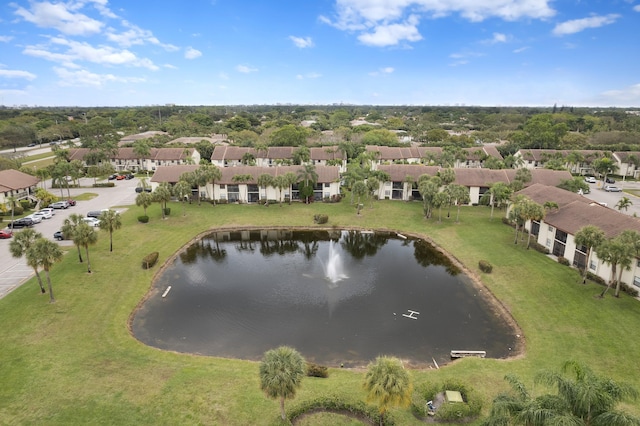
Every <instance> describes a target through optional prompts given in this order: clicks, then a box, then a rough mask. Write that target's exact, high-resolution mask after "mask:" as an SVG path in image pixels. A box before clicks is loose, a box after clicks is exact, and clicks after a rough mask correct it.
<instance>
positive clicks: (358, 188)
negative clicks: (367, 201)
mask: <svg viewBox="0 0 640 426" xmlns="http://www.w3.org/2000/svg"><path fill="white" fill-rule="evenodd" d="M351 192H352V193H353V195H355V196H356V197H357V200H356V214H357V215H359V214H360V209H362V204H361V203H360V198H362V197H364V196H365V195H367V193H368V189H367V184H366V183H364V182H363V181H361V180H359V181H357V182H356V183H354V184H353V185H352V187H351Z"/></svg>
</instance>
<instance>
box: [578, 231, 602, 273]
mask: <svg viewBox="0 0 640 426" xmlns="http://www.w3.org/2000/svg"><path fill="white" fill-rule="evenodd" d="M604 237H605V236H604V231H603V230H602V229H600V228H598V227H597V226H596V225H585V226H583V227H582V228H580V229H579V230H578V232H576V234H575V235H574V236H573V240H574V241H575V243H576V245H577V246H584V247H586V248H587V259H586V264H585V265H584V271H583V273H582V284H586V283H587V273H588V272H589V265H590V264H591V253H592V252H593V249H594V248H596V247H598V246H599V245H600V244H602V242H603V241H604Z"/></svg>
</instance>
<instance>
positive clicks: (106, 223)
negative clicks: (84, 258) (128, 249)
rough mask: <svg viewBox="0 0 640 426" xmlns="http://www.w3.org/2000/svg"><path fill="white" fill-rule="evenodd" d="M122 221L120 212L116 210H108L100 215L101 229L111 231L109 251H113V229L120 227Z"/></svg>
mask: <svg viewBox="0 0 640 426" xmlns="http://www.w3.org/2000/svg"><path fill="white" fill-rule="evenodd" d="M121 226H122V221H121V220H120V213H118V212H117V211H115V210H107V211H106V212H102V214H101V215H100V229H103V230H105V231H108V232H109V251H113V231H116V230H118V229H120V227H121Z"/></svg>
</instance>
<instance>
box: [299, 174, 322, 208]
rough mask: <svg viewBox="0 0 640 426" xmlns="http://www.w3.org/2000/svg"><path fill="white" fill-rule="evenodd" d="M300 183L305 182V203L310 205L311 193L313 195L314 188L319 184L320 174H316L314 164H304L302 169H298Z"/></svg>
mask: <svg viewBox="0 0 640 426" xmlns="http://www.w3.org/2000/svg"><path fill="white" fill-rule="evenodd" d="M297 177H298V182H304V186H305V188H306V189H305V191H306V195H305V203H306V204H309V192H311V195H313V187H314V185H315V184H316V182H318V173H317V172H316V166H314V165H313V164H304V165H302V168H300V169H298V176H297Z"/></svg>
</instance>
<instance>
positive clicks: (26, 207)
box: [20, 200, 32, 211]
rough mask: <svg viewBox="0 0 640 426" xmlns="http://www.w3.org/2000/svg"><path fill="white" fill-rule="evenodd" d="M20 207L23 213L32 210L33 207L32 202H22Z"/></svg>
mask: <svg viewBox="0 0 640 426" xmlns="http://www.w3.org/2000/svg"><path fill="white" fill-rule="evenodd" d="M20 207H22V210H23V211H24V210H29V209H31V207H32V205H31V201H29V200H20Z"/></svg>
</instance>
